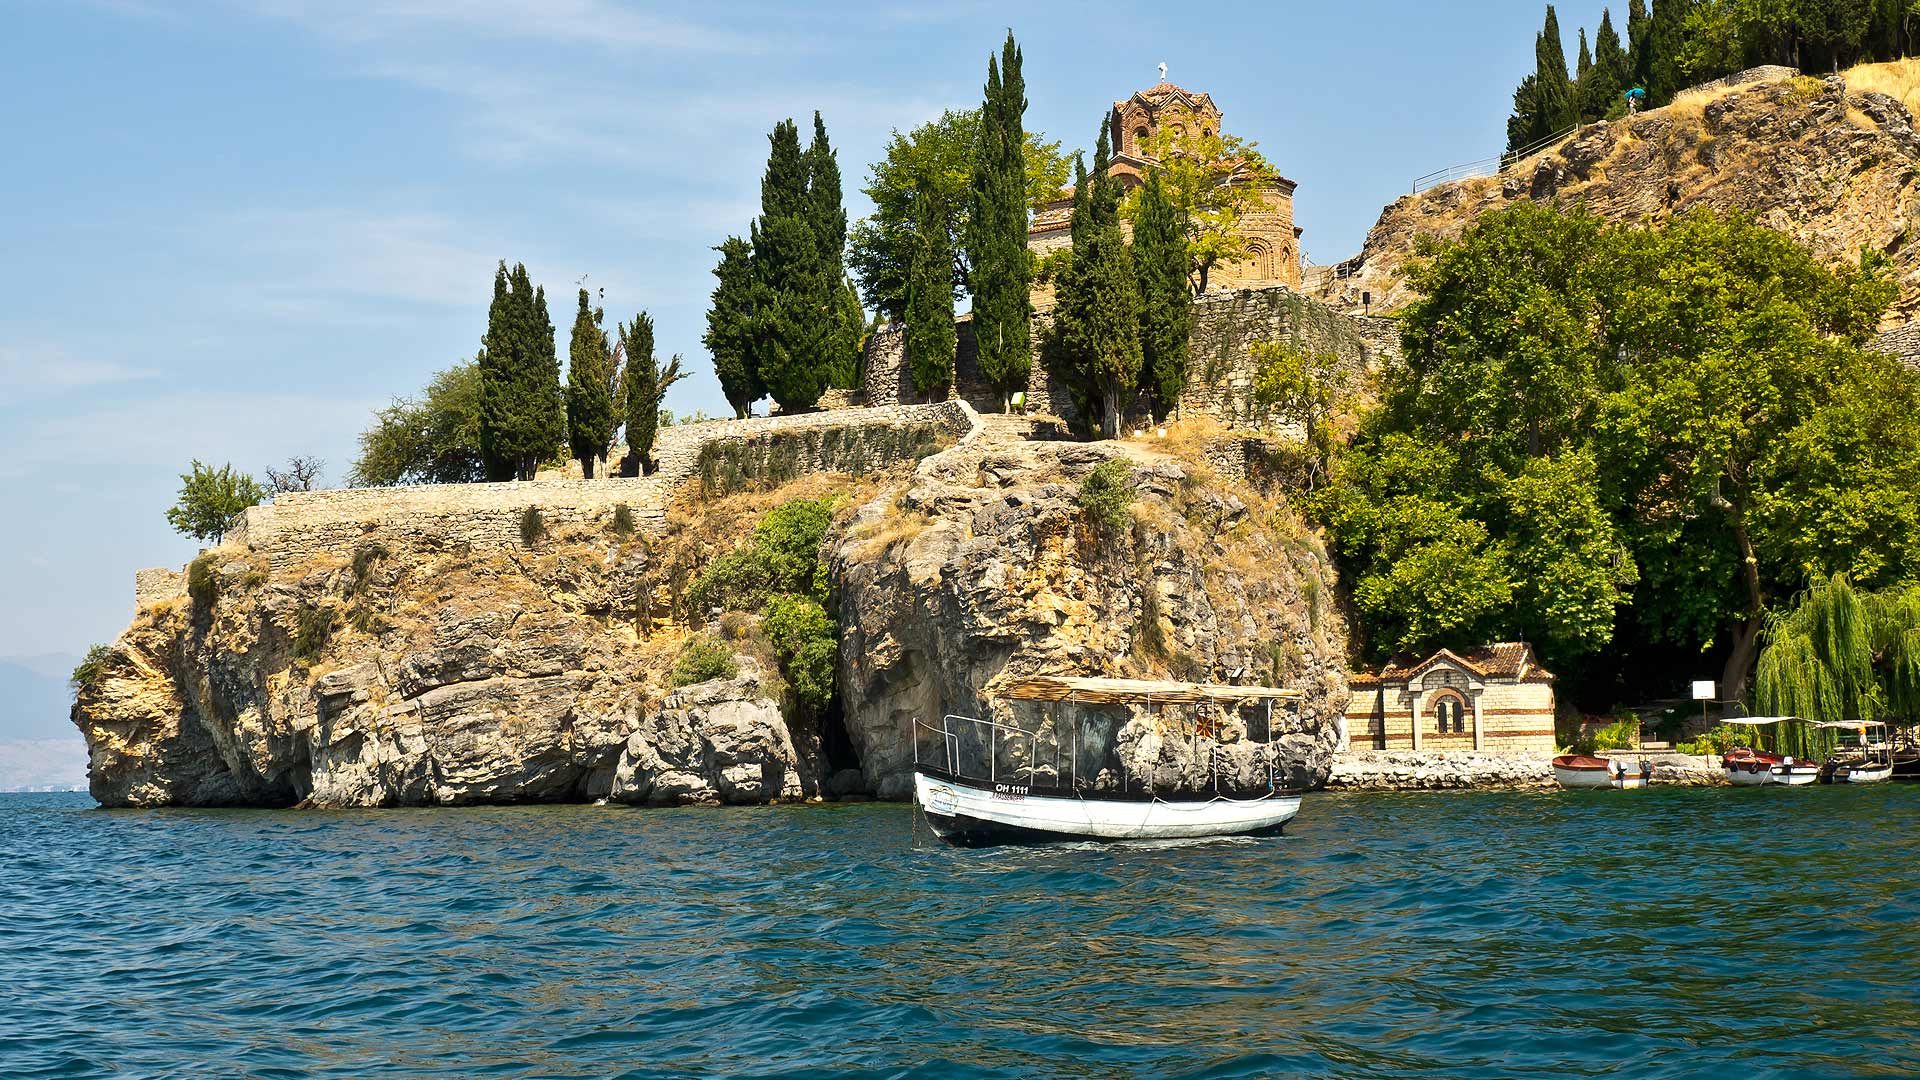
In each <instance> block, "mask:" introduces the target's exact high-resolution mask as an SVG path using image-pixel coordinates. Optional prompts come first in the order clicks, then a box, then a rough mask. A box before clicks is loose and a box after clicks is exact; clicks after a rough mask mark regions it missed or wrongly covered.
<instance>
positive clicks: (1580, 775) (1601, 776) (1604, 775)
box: [1553, 765, 1639, 788]
mask: <svg viewBox="0 0 1920 1080" xmlns="http://www.w3.org/2000/svg"><path fill="white" fill-rule="evenodd" d="M1553 778H1554V779H1555V780H1557V781H1559V783H1560V786H1561V787H1563V788H1610V787H1613V786H1614V783H1613V775H1612V774H1611V773H1609V772H1607V770H1605V769H1569V768H1566V767H1565V766H1561V765H1555V766H1554V767H1553ZM1635 779H1639V778H1638V777H1635Z"/></svg>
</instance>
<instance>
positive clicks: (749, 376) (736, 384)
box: [628, 236, 767, 423]
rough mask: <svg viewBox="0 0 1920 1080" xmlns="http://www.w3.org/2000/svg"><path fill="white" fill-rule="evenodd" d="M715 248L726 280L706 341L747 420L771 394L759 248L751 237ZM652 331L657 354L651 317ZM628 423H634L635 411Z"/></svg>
mask: <svg viewBox="0 0 1920 1080" xmlns="http://www.w3.org/2000/svg"><path fill="white" fill-rule="evenodd" d="M714 250H715V251H718V252H719V253H720V264H719V265H718V266H716V267H714V269H713V276H714V277H716V278H718V279H720V283H719V284H718V285H717V286H715V287H714V290H713V306H712V307H711V308H709V309H708V310H707V332H706V334H705V336H704V337H702V338H701V340H702V342H704V343H705V345H706V346H707V351H708V352H709V353H711V354H712V356H713V373H714V375H715V376H717V377H718V378H719V380H720V392H721V393H723V394H725V395H726V397H727V404H729V405H732V406H733V414H734V416H736V417H738V418H740V419H745V418H746V417H747V415H748V414H749V412H750V411H751V410H752V408H753V403H754V402H756V401H759V400H760V399H761V398H762V397H765V396H766V393H767V388H766V386H765V384H763V383H762V382H761V381H760V370H759V368H758V367H757V366H756V364H757V361H758V359H759V357H758V355H757V353H756V351H755V348H756V345H755V338H756V335H757V333H758V331H757V328H756V327H757V322H758V320H757V313H758V309H757V306H756V305H757V301H758V297H757V296H756V290H755V287H754V277H753V248H752V246H751V245H750V244H748V243H747V241H745V240H742V239H741V238H739V237H737V236H729V237H727V239H726V240H725V241H724V242H723V243H721V245H720V246H719V247H717V248H715V249H714ZM642 317H643V318H644V317H645V314H644V313H642ZM636 325H638V324H637V323H636ZM646 334H647V342H646V349H647V354H648V355H649V356H651V355H652V353H653V321H652V320H651V319H648V320H647V323H646ZM629 355H631V354H629ZM628 422H629V423H631V422H632V415H631V414H629V415H628Z"/></svg>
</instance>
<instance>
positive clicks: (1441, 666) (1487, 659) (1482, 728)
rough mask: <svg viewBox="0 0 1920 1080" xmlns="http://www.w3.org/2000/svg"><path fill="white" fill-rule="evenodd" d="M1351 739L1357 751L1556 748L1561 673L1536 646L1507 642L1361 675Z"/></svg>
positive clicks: (1355, 686)
mask: <svg viewBox="0 0 1920 1080" xmlns="http://www.w3.org/2000/svg"><path fill="white" fill-rule="evenodd" d="M1350 685H1351V687H1352V690H1353V697H1352V698H1351V699H1350V700H1349V701H1348V703H1347V716H1346V721H1347V731H1346V742H1347V745H1348V747H1349V748H1350V749H1354V750H1481V751H1487V752H1491V753H1508V754H1551V753H1553V752H1554V749H1555V745H1554V744H1555V741H1556V740H1555V736H1554V727H1553V716H1554V698H1553V673H1552V672H1550V671H1548V670H1547V669H1545V668H1543V667H1541V666H1540V665H1539V664H1538V663H1537V662H1536V661H1535V660H1534V656H1533V647H1532V646H1530V645H1528V644H1527V643H1525V642H1522V641H1504V642H1501V643H1499V644H1496V645H1489V646H1486V647H1485V648H1481V649H1476V650H1474V651H1472V652H1469V653H1466V654H1464V655H1463V654H1460V653H1456V652H1454V651H1453V650H1451V649H1441V650H1440V651H1439V652H1436V653H1434V654H1433V655H1432V656H1429V657H1427V658H1426V659H1425V660H1421V661H1420V662H1418V663H1412V664H1401V663H1394V664H1389V665H1387V667H1386V669H1385V670H1383V671H1381V672H1380V673H1379V674H1363V675H1355V676H1353V678H1352V679H1351V680H1350Z"/></svg>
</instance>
